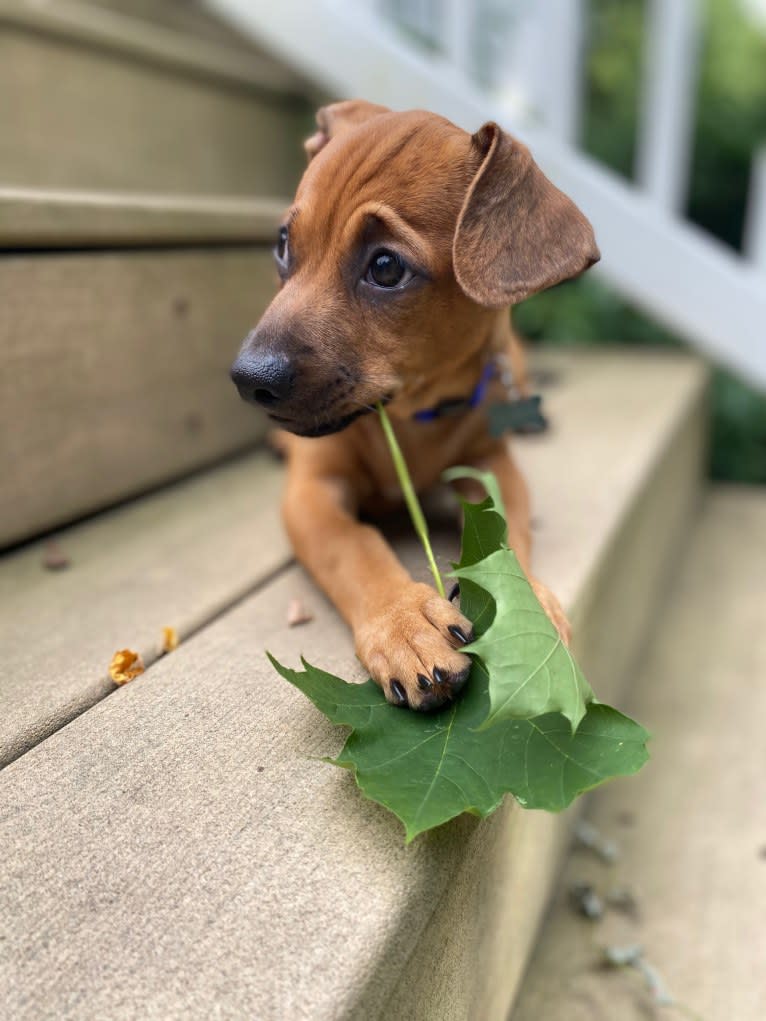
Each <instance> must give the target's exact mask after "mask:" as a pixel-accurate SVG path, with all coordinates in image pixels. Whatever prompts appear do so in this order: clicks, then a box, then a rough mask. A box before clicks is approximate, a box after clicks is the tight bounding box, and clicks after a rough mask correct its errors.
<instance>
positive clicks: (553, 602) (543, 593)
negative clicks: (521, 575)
mask: <svg viewBox="0 0 766 1021" xmlns="http://www.w3.org/2000/svg"><path fill="white" fill-rule="evenodd" d="M529 584H530V585H531V586H532V591H533V592H534V594H535V595H536V596H537V598H538V600H539V601H540V605H541V606H542V608H543V609H544V610H545V612H546V614H547V616H548V617H549V618H550V621H551V623H552V624H553V626H554V627H555V628H556V630H557V631H558V633H559V636H560V637H561V641H562V642H563V643H564V645H566V646H569V643H570V641H571V640H572V628H571V626H570V624H569V620H568V619H567V615H566V614H565V613H564V611H563V610H562V608H561V603H560V602H559V601H558V599H557V598H556V597H555V596H554V594H553V593H552V592H551V590H550V589H549V588H547V587H546V586H545V585H543V583H542V582H541V581H537V579H536V578H530V579H529Z"/></svg>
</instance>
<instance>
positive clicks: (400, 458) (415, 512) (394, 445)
mask: <svg viewBox="0 0 766 1021" xmlns="http://www.w3.org/2000/svg"><path fill="white" fill-rule="evenodd" d="M376 408H377V411H378V415H379V416H380V424H381V425H382V426H383V435H384V436H385V437H386V442H387V443H388V449H389V450H390V451H391V459H392V461H393V462H394V468H395V469H396V475H397V478H398V479H399V484H400V486H401V487H402V492H403V493H404V502H405V503H406V504H407V510H408V511H409V512H410V518H411V519H412V525H413V527H414V529H415V532H416V533H417V536H418V538H419V539H420V542H421V544H422V546H423V550H424V551H425V554H426V560H427V561H428V566H429V567H430V568H431V574H432V575H433V576H434V581H435V582H436V589H437V591H438V593H439V595H440V596H441V597H442V599H446V598H447V597H446V595H445V592H444V583H443V582H442V579H441V575H440V574H439V568H438V567H437V566H436V560H435V558H434V551H433V550H432V549H431V540H430V539H429V537H428V525H427V524H426V519H425V517H424V516H423V510H422V508H421V506H420V502H419V501H418V498H417V495H416V493H415V488H414V486H413V485H412V479H411V478H410V473H409V472H408V471H407V465H406V463H405V460H404V455H403V454H402V449H401V447H400V446H399V442H398V440H397V439H396V436H395V435H394V428H393V426H392V425H391V419H390V418H389V417H388V413H387V412H386V409H385V408H384V407H383V405H382V404H381V403H380V402H378V404H377V405H376Z"/></svg>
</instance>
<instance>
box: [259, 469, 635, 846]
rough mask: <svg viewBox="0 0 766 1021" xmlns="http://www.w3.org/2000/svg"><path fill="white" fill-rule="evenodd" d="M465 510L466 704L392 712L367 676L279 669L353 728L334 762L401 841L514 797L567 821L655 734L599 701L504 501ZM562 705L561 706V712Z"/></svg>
mask: <svg viewBox="0 0 766 1021" xmlns="http://www.w3.org/2000/svg"><path fill="white" fill-rule="evenodd" d="M461 476H470V477H473V478H477V479H479V481H481V482H482V483H483V485H484V486H485V488H486V490H487V493H488V496H487V498H486V499H485V500H484V501H483V502H482V503H479V504H470V503H465V504H464V515H465V523H464V528H463V539H462V547H461V558H460V563H459V564H458V565H456V566H457V569H456V571H455V574H456V576H457V577H459V578H460V608H461V610H462V612H463V613H464V614H465V615H466V616H467V617H468V619H469V620H470V621H471V622H472V623H473V626H474V631H475V633H476V635H477V636H478V637H477V639H476V640H475V641H474V642H473V643H472V644H471V645H470V646H466V647H465V648H466V650H467V651H468V652H471V653H472V654H474V655H475V657H476V658H475V659H474V661H473V667H472V669H471V675H470V677H469V680H468V683H467V685H466V688H465V690H464V692H463V693H462V695H461V696H460V697H459V699H458V701H457V702H456V703H455V704H454V705H452V706H451V707H449V708H446V709H444V710H442V711H441V712H438V713H417V712H412V711H409V710H406V709H400V708H398V707H394V706H392V705H389V703H388V702H387V701H386V699H385V697H384V695H383V693H382V692H381V690H380V688H378V687H377V685H375V684H374V683H373V682H372V681H367V682H366V683H365V684H349V683H348V682H346V681H344V680H342V679H341V678H339V677H335V676H334V675H333V674H329V673H326V672H325V671H323V670H319V669H317V668H316V667H313V666H311V665H309V664H308V663H306V661H305V660H304V661H303V666H304V669H303V670H302V671H296V670H291V669H289V668H288V667H285V666H282V665H281V664H280V663H278V662H277V661H276V660H275V659H273V658H272V657H271V656H270V657H269V658H270V659H271V662H272V663H273V665H274V667H275V668H276V669H277V670H278V671H279V673H280V674H281V675H282V676H283V677H284V678H285V679H286V680H288V681H290V683H291V684H294V685H295V686H296V687H297V688H299V689H300V690H301V691H302V692H303V693H304V694H305V695H307V696H308V698H310V699H311V701H312V702H313V703H314V704H315V705H316V707H317V708H318V709H319V710H320V711H321V712H323V713H324V714H325V716H327V717H328V719H329V720H331V721H332V722H333V723H336V724H338V725H342V726H347V727H350V728H351V734H350V735H349V736H348V738H347V740H346V743H345V744H344V746H343V749H342V750H341V753H340V755H339V756H338V757H337V758H336V759H330V760H329V761H330V762H332V763H333V764H335V765H337V766H342V767H344V768H346V769H350V770H352V771H353V773H354V775H355V777H356V782H357V784H358V786H359V787H360V789H361V790H362V792H363V793H364V794H365V795H366V796H367V797H368V798H370V799H372V800H373V801H376V802H378V803H379V804H381V805H383V806H384V807H386V808H387V809H389V810H390V811H391V812H393V813H394V814H395V815H396V816H397V817H398V818H399V819H400V820H401V822H402V823H403V824H404V828H405V832H406V841H407V842H408V843H409V841H411V840H412V839H413V838H414V837H416V836H417V835H418V834H419V833H422V832H424V831H425V830H428V829H431V828H432V827H434V826H439V825H441V824H442V823H445V822H447V821H448V820H450V819H453V818H455V817H456V816H458V815H460V814H462V813H463V812H470V813H472V814H473V815H478V816H481V817H486V816H488V815H490V814H491V813H492V812H494V811H495V809H496V808H498V806H499V805H500V803H501V802H502V800H503V797H504V795H505V794H506V793H510V794H512V795H513V796H514V797H515V798H516V800H517V801H518V802H519V803H520V804H521V805H523V806H524V807H525V808H541V809H547V810H548V811H551V812H558V811H560V810H561V809H563V808H566V806H567V805H569V804H570V803H571V802H572V800H573V799H574V798H575V797H577V796H578V795H579V794H582V793H583V792H584V791H587V790H590V789H591V788H593V787H596V786H597V785H598V784H600V783H603V782H604V781H605V780H609V779H611V778H612V777H615V776H627V775H630V774H632V773H635V772H637V771H638V770H639V769H640V768H641V766H642V765H643V764H644V762H645V761H646V759H647V757H648V756H647V751H646V741H647V739H648V734H647V732H646V731H645V730H644V729H643V728H642V727H640V726H639V725H638V724H637V723H635V722H634V721H633V720H631V719H629V718H628V717H627V716H623V715H622V714H621V713H619V712H617V710H615V709H612V708H611V707H609V706H606V705H602V704H600V703H598V702H597V701H596V700H595V699H594V698H593V693H592V691H591V689H590V688H589V687H588V685H587V682H586V681H585V679H584V678H583V676H582V674H581V673H580V671H579V668H577V667H576V665H575V664H574V661H573V660H572V658H571V656H570V655H569V653H568V651H567V650H566V649H565V647H564V646H563V645H562V643H561V642H560V640H559V639H558V634H557V632H556V630H555V628H554V627H553V625H552V624H551V623H550V621H549V620H548V617H547V616H546V615H545V613H544V611H543V609H542V607H541V606H540V604H539V602H538V601H537V599H536V597H535V595H534V593H533V592H532V589H531V587H530V585H529V583H528V582H527V580H526V578H525V577H524V575H523V573H522V572H521V569H520V567H519V565H518V561H517V560H516V558H515V556H514V554H513V553H512V552H511V551H510V550H509V549H508V548H507V545H506V543H507V526H506V521H505V515H504V513H503V509H502V499H501V496H500V492H499V490H498V487H497V483H496V480H495V479H494V477H493V476H491V475H488V474H486V473H481V472H476V471H474V470H472V469H463V468H461V469H453V470H452V471H451V472H450V473H448V475H447V478H448V479H455V478H459V477H461ZM554 710H556V711H554Z"/></svg>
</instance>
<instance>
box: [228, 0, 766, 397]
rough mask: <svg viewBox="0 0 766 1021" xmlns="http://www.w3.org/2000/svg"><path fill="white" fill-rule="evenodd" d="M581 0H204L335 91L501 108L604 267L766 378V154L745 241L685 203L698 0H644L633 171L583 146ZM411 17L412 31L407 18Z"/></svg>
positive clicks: (700, 338)
mask: <svg viewBox="0 0 766 1021" xmlns="http://www.w3.org/2000/svg"><path fill="white" fill-rule="evenodd" d="M586 3H587V0H535V3H529V2H528V0H525V2H522V0H475V2H470V0H406V2H405V0H279V2H278V3H272V2H271V0H209V4H210V6H213V7H215V8H216V9H217V10H218V11H219V12H221V13H222V14H224V15H226V16H228V17H229V18H230V19H231V20H233V21H234V22H235V23H236V24H238V25H239V27H240V28H242V29H243V30H244V31H246V32H248V33H249V34H251V35H252V36H254V37H255V38H256V39H258V40H259V41H260V42H261V43H262V44H264V45H266V46H267V47H269V48H270V49H271V50H273V51H274V52H275V53H277V54H278V55H279V56H281V57H282V58H283V59H285V60H286V61H288V62H289V63H291V64H292V65H294V66H295V67H297V68H298V69H300V70H301V71H302V72H303V74H305V75H306V76H307V77H309V78H310V79H313V80H314V81H316V83H317V84H318V85H319V86H321V88H322V89H324V90H325V91H326V92H327V93H328V94H330V95H335V96H337V97H352V96H363V97H365V98H368V99H370V100H373V101H376V102H380V103H384V104H386V105H388V106H391V107H393V108H394V109H408V108H412V107H415V106H417V107H424V108H427V109H431V110H435V111H437V112H439V113H441V114H443V115H444V116H446V117H448V118H449V119H450V120H452V121H454V122H455V123H457V124H459V125H460V126H462V127H464V128H466V129H467V130H471V131H473V130H475V129H476V128H477V127H478V126H479V125H480V124H481V123H483V121H485V120H489V119H493V120H497V121H498V122H500V123H501V124H503V125H504V126H505V127H507V128H508V129H509V130H511V131H512V132H513V133H514V134H517V135H518V136H520V137H521V138H523V139H524V141H526V142H527V144H528V145H529V146H530V147H531V149H532V151H533V153H534V154H535V157H536V158H537V160H538V162H539V163H540V164H541V166H543V168H544V169H545V170H546V172H547V173H548V174H549V176H550V177H552V178H553V180H554V181H555V182H556V184H557V185H558V186H559V187H560V188H562V190H564V191H566V192H567V193H569V194H570V195H571V196H572V197H573V198H574V199H575V201H576V202H577V203H578V204H579V205H580V206H581V207H582V208H583V210H584V211H585V212H586V214H587V215H588V216H589V217H590V219H591V220H592V222H593V224H594V226H595V228H596V235H597V238H598V241H599V245H600V247H601V252H602V261H601V263H600V264H599V266H598V267H597V268H596V272H599V273H600V274H602V275H603V276H604V278H606V279H607V280H609V282H610V283H612V284H613V285H614V286H615V287H616V288H618V289H619V290H620V292H621V293H623V294H624V295H625V296H626V297H627V298H629V299H631V300H632V301H634V302H636V303H638V304H640V305H642V306H644V307H645V308H646V309H647V310H648V311H649V312H650V313H651V314H653V315H654V316H655V317H656V318H658V319H659V320H661V321H663V322H665V323H666V324H667V325H668V326H670V327H671V328H672V329H674V330H676V331H677V332H679V333H680V334H682V335H683V336H684V337H685V338H686V339H687V341H688V342H689V343H690V344H692V345H694V346H695V347H697V348H698V349H699V350H700V351H702V352H704V353H705V354H707V355H708V356H709V357H710V358H712V359H714V360H716V361H718V362H719V363H721V364H723V365H726V366H728V367H729V368H731V369H732V370H734V371H735V372H737V373H739V374H740V375H742V376H744V377H746V378H747V379H749V380H750V381H751V382H753V383H755V384H757V385H760V386H761V387H764V388H766V154H763V153H762V154H761V157H760V158H759V159H758V160H756V161H755V163H754V170H753V175H752V188H751V196H750V201H749V204H748V220H747V226H746V231H745V238H746V245H745V254H744V255H743V256H740V255H738V254H737V253H735V252H733V251H732V250H731V249H729V248H727V247H726V246H725V245H723V244H721V243H719V242H718V241H716V240H715V239H714V238H712V237H710V236H709V235H707V234H706V233H705V232H704V231H702V230H700V229H699V228H697V227H695V226H694V225H693V224H691V223H688V222H686V221H684V220H683V219H682V217H681V215H680V213H679V210H680V209H682V208H683V204H684V199H685V194H686V189H687V187H688V180H689V159H690V147H691V134H692V123H693V115H694V98H695V93H696V73H697V54H698V51H699V40H700V33H701V31H702V21H701V15H700V11H701V9H702V0H651V2H650V3H649V4H648V5H647V44H646V47H645V53H646V64H645V68H644V83H645V86H644V89H643V95H642V111H641V121H640V125H641V126H640V132H639V139H638V174H637V177H638V180H637V183H635V184H634V183H631V182H629V181H626V180H624V179H623V178H621V177H620V176H618V175H617V174H615V173H613V172H612V171H610V170H609V169H607V168H606V167H604V166H603V165H601V164H599V163H597V162H596V161H595V160H593V159H591V158H590V157H588V156H585V155H584V154H583V153H582V152H580V151H579V150H578V148H577V140H578V135H579V125H580V120H581V102H582V93H583V61H582V48H583V37H582V36H583V25H584V20H585V19H584V14H585V4H586ZM397 22H398V24H397ZM401 22H406V23H407V25H408V27H409V29H410V31H408V32H406V33H404V34H403V32H402V30H401ZM488 25H489V26H491V29H492V32H491V38H490V39H488V38H486V28H487V26H488ZM482 27H484V30H485V37H484V39H483V45H480V44H481V43H482V35H481V32H482ZM477 52H478V53H479V55H480V57H479V59H480V66H478V67H477V66H476V65H477V56H476V55H477ZM754 142H755V140H754Z"/></svg>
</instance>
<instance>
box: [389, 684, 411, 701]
mask: <svg viewBox="0 0 766 1021" xmlns="http://www.w3.org/2000/svg"><path fill="white" fill-rule="evenodd" d="M391 694H392V695H393V698H394V702H395V704H396V705H407V692H406V691H405V690H404V686H403V685H402V683H401V681H391Z"/></svg>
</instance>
